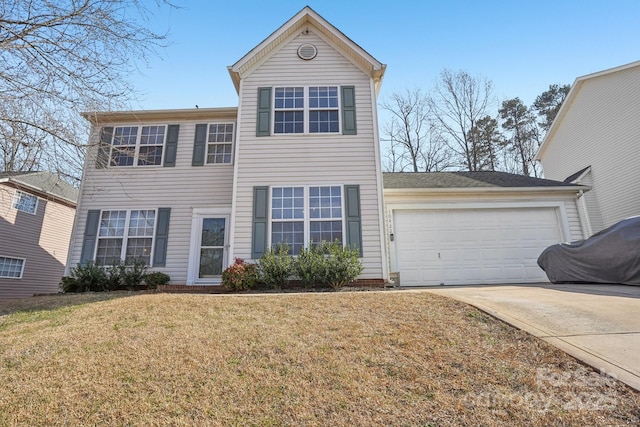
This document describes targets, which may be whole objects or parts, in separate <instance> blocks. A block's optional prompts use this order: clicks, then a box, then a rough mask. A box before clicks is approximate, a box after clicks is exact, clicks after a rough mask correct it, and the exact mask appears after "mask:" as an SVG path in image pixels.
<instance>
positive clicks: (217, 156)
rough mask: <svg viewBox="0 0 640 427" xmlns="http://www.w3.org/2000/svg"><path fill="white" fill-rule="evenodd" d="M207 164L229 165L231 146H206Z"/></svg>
mask: <svg viewBox="0 0 640 427" xmlns="http://www.w3.org/2000/svg"><path fill="white" fill-rule="evenodd" d="M207 163H210V164H228V163H231V144H208V145H207Z"/></svg>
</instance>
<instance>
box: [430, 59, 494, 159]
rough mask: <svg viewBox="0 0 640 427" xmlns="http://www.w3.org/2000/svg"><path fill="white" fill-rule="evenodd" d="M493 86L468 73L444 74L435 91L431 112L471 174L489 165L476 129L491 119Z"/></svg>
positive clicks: (441, 75)
mask: <svg viewBox="0 0 640 427" xmlns="http://www.w3.org/2000/svg"><path fill="white" fill-rule="evenodd" d="M492 92H493V84H492V82H491V81H489V80H487V79H482V78H478V77H473V76H471V75H470V74H468V73H467V72H465V71H458V72H455V73H454V72H452V71H450V70H444V71H442V73H441V74H440V77H439V79H438V81H437V83H436V86H435V88H434V90H433V97H432V98H431V101H430V106H431V109H432V111H433V113H434V115H435V117H436V118H437V119H438V121H439V122H440V124H441V125H442V127H443V130H444V133H445V134H446V136H447V141H448V144H449V146H450V147H451V149H452V150H453V151H454V152H455V153H456V154H457V155H458V156H459V157H460V163H461V164H462V165H463V166H464V167H465V168H466V169H467V170H469V171H477V170H481V169H482V165H483V164H484V163H486V158H485V156H487V155H488V152H487V150H486V149H484V148H483V147H482V143H481V141H478V140H477V139H476V136H477V134H476V133H475V132H472V129H474V127H475V126H476V125H477V122H478V120H480V119H482V118H483V117H486V116H487V115H489V114H488V113H489V109H490V107H491V106H492V104H493V102H494V99H493V94H492Z"/></svg>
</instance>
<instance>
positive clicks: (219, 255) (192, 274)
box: [187, 210, 229, 285]
mask: <svg viewBox="0 0 640 427" xmlns="http://www.w3.org/2000/svg"><path fill="white" fill-rule="evenodd" d="M228 228H229V216H228V215H224V214H223V215H220V214H218V213H212V212H206V211H205V212H202V210H201V211H200V212H194V216H193V228H192V233H193V234H192V238H191V239H192V240H191V245H192V246H191V256H190V260H189V278H188V280H187V284H194V285H195V284H202V285H206V284H219V283H220V281H221V279H222V272H223V271H224V269H225V268H226V267H227V259H228V254H227V252H228V248H229V245H228V244H227V240H228V234H229V230H228Z"/></svg>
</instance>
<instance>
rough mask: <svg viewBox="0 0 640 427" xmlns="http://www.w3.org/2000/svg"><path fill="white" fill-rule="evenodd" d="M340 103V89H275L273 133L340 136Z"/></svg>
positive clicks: (318, 87)
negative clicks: (336, 134)
mask: <svg viewBox="0 0 640 427" xmlns="http://www.w3.org/2000/svg"><path fill="white" fill-rule="evenodd" d="M338 99H339V98H338V87H337V86H311V87H307V88H304V87H277V88H275V91H274V122H273V123H274V125H273V129H274V133H337V132H339V131H340V120H339V117H340V115H339V101H338Z"/></svg>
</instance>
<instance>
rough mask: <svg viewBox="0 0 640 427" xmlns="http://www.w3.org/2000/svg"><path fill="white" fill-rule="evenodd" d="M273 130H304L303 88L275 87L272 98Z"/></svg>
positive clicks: (293, 131)
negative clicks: (273, 98) (273, 97)
mask: <svg viewBox="0 0 640 427" xmlns="http://www.w3.org/2000/svg"><path fill="white" fill-rule="evenodd" d="M274 111H275V113H274V126H273V128H274V132H275V133H303V132H304V88H302V87H277V88H276V90H275V100H274Z"/></svg>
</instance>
